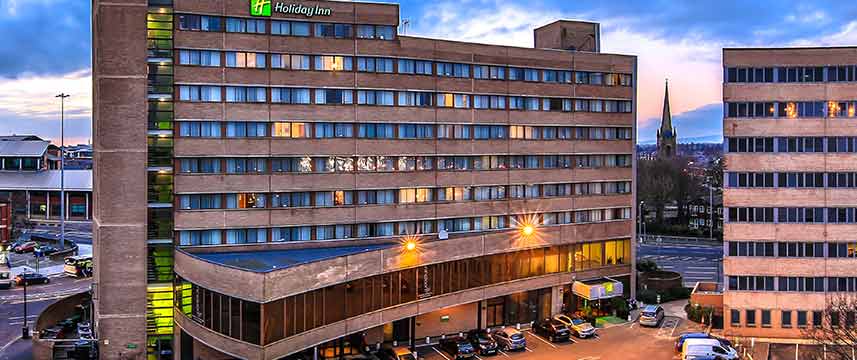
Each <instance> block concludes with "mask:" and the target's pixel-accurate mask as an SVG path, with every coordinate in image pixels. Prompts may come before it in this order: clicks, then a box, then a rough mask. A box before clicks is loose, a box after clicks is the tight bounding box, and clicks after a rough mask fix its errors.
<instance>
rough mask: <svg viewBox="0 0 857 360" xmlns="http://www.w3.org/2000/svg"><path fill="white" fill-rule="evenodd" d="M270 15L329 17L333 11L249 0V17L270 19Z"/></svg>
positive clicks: (269, 0)
mask: <svg viewBox="0 0 857 360" xmlns="http://www.w3.org/2000/svg"><path fill="white" fill-rule="evenodd" d="M271 13H281V14H286V15H303V16H306V17H308V18H310V17H313V16H330V14H332V13H333V11H332V10H331V9H330V8H323V7H321V6H318V5H315V6H305V5H301V4H286V3H284V2H281V1H280V2H277V3H272V2H271V0H250V15H252V16H264V17H270V16H271Z"/></svg>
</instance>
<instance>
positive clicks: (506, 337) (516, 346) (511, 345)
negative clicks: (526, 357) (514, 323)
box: [491, 327, 527, 351]
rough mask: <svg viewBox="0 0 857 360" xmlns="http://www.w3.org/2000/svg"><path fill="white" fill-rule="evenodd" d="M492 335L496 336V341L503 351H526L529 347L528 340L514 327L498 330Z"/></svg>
mask: <svg viewBox="0 0 857 360" xmlns="http://www.w3.org/2000/svg"><path fill="white" fill-rule="evenodd" d="M491 335H492V336H494V341H496V342H497V345H498V346H499V347H500V348H501V349H503V350H506V351H510V350H524V349H525V348H526V347H527V338H525V337H524V334H522V333H521V332H520V331H518V330H517V329H515V328H513V327H505V328H502V329H499V330H496V331H494V333H492V334H491Z"/></svg>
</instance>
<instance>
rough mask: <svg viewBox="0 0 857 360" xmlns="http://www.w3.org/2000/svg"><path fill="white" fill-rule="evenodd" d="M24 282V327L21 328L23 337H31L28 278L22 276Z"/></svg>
mask: <svg viewBox="0 0 857 360" xmlns="http://www.w3.org/2000/svg"><path fill="white" fill-rule="evenodd" d="M22 280H23V281H22V283H23V284H24V327H22V328H21V339H29V338H30V326H29V324H27V279H26V278H23V277H22Z"/></svg>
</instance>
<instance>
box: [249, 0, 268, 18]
mask: <svg viewBox="0 0 857 360" xmlns="http://www.w3.org/2000/svg"><path fill="white" fill-rule="evenodd" d="M250 15H253V16H271V0H250Z"/></svg>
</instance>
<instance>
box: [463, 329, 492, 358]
mask: <svg viewBox="0 0 857 360" xmlns="http://www.w3.org/2000/svg"><path fill="white" fill-rule="evenodd" d="M467 340H470V344H471V345H473V349H474V350H476V352H477V353H478V354H479V355H497V341H494V338H493V337H492V336H491V334H489V333H488V331H486V330H483V329H475V330H470V331H469V332H467Z"/></svg>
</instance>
